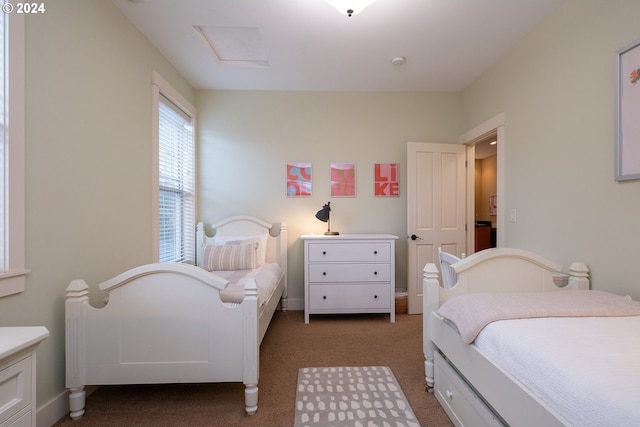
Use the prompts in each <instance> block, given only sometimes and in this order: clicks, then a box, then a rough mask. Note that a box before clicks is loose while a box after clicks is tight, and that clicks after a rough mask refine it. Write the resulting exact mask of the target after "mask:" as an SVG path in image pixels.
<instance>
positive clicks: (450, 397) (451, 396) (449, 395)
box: [445, 390, 453, 399]
mask: <svg viewBox="0 0 640 427" xmlns="http://www.w3.org/2000/svg"><path fill="white" fill-rule="evenodd" d="M445 394H446V395H447V397H448V398H449V399H453V392H452V391H451V390H447V391H446V392H445Z"/></svg>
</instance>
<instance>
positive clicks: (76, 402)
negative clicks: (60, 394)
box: [69, 386, 86, 420]
mask: <svg viewBox="0 0 640 427" xmlns="http://www.w3.org/2000/svg"><path fill="white" fill-rule="evenodd" d="M85 400H86V393H85V391H84V386H83V387H74V388H70V389H69V416H70V417H71V419H72V420H77V419H80V418H82V416H83V415H84V405H85Z"/></svg>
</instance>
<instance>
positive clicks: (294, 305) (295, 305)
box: [287, 298, 304, 311]
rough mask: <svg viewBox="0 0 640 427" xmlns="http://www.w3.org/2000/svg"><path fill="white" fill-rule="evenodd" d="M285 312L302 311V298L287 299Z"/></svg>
mask: <svg viewBox="0 0 640 427" xmlns="http://www.w3.org/2000/svg"><path fill="white" fill-rule="evenodd" d="M287 310H291V311H302V310H304V298H287Z"/></svg>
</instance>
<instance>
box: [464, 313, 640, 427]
mask: <svg viewBox="0 0 640 427" xmlns="http://www.w3.org/2000/svg"><path fill="white" fill-rule="evenodd" d="M474 345H476V346H477V347H478V349H479V350H480V351H481V352H482V353H483V354H484V355H485V356H486V357H487V358H489V359H491V360H492V361H493V362H494V363H495V364H496V365H497V366H499V367H501V368H502V369H503V370H504V371H506V372H507V373H509V374H510V375H511V376H513V377H514V378H516V379H517V380H518V381H520V382H521V383H522V384H523V385H524V386H525V387H527V388H529V389H530V390H531V391H532V392H533V394H535V395H537V396H538V397H539V398H540V400H541V401H542V402H544V403H545V404H546V405H547V407H549V408H551V409H552V410H553V411H554V412H555V413H556V414H559V418H560V419H561V420H563V422H565V423H566V424H567V425H572V426H576V427H592V426H593V427H604V426H611V427H625V426H629V427H637V426H639V425H640V317H638V316H634V317H599V318H595V317H584V318H543V319H521V320H505V321H498V322H493V323H491V324H489V325H488V326H486V327H485V328H484V329H483V330H482V332H480V334H479V335H478V338H476V340H475V342H474Z"/></svg>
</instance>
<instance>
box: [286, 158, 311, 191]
mask: <svg viewBox="0 0 640 427" xmlns="http://www.w3.org/2000/svg"><path fill="white" fill-rule="evenodd" d="M287 196H288V197H310V196H311V163H287Z"/></svg>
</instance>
